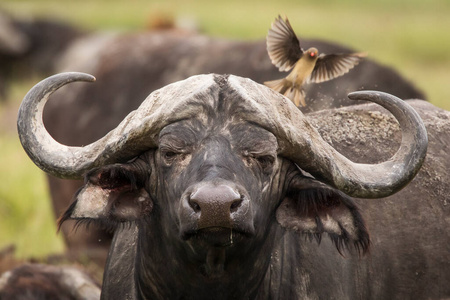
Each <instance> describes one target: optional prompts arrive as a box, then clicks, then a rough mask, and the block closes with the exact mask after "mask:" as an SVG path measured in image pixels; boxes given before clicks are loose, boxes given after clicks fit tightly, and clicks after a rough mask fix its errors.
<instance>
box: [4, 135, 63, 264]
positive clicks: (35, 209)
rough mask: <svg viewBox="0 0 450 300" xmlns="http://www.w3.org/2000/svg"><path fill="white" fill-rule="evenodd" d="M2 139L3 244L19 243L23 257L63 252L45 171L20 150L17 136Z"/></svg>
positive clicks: (19, 252)
mask: <svg viewBox="0 0 450 300" xmlns="http://www.w3.org/2000/svg"><path fill="white" fill-rule="evenodd" d="M0 140H1V143H0V153H1V156H0V165H1V166H2V171H1V172H0V224H1V225H0V226H1V227H0V228H1V229H0V234H1V235H0V248H2V247H5V246H6V245H8V244H10V243H12V244H15V245H16V249H17V255H18V256H19V257H29V256H34V257H40V256H43V255H46V254H49V253H59V252H61V251H62V250H63V243H62V240H61V237H58V236H57V235H56V226H55V218H54V216H53V214H52V212H51V207H50V201H48V198H49V196H48V191H47V184H46V182H45V177H44V174H43V172H42V171H40V170H39V169H37V168H36V167H35V166H34V165H33V163H32V162H31V161H30V160H29V159H28V157H27V155H26V154H25V153H24V152H23V151H20V150H21V149H20V148H21V147H20V144H19V141H18V139H17V137H16V136H12V135H8V134H2V135H0Z"/></svg>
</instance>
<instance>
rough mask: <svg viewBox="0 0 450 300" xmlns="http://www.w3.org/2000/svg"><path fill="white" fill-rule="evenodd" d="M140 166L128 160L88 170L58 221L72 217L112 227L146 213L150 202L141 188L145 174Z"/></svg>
mask: <svg viewBox="0 0 450 300" xmlns="http://www.w3.org/2000/svg"><path fill="white" fill-rule="evenodd" d="M139 170H140V169H139V168H135V167H133V165H129V164H114V165H109V166H105V167H101V168H98V169H95V170H93V171H91V172H89V173H88V174H87V175H86V176H85V184H84V185H83V186H82V187H81V189H80V190H79V191H78V192H77V193H76V195H75V201H74V202H73V203H72V205H71V206H70V207H69V208H68V209H67V211H66V212H65V213H64V214H63V215H62V216H61V218H60V220H59V224H60V225H61V224H62V223H63V222H64V221H65V220H68V219H75V220H79V221H93V222H94V223H100V224H101V225H105V226H108V227H111V226H112V227H115V226H116V225H118V224H121V223H125V222H129V221H135V220H137V219H140V218H142V217H144V216H145V215H148V214H149V213H150V212H151V210H152V208H153V202H152V200H151V198H150V195H149V194H148V192H147V191H146V190H145V189H144V184H145V175H143V174H141V173H140V172H139Z"/></svg>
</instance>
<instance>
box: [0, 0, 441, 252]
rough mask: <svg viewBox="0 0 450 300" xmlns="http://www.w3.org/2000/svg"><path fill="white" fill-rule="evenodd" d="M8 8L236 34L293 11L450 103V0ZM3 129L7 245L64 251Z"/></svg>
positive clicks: (318, 32)
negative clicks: (192, 24)
mask: <svg viewBox="0 0 450 300" xmlns="http://www.w3.org/2000/svg"><path fill="white" fill-rule="evenodd" d="M0 7H2V8H4V9H6V10H7V11H10V12H12V13H14V14H16V15H19V16H50V17H57V18H59V19H62V20H64V21H67V22H71V23H73V24H75V25H77V26H81V27H83V28H85V29H92V30H98V29H101V30H117V29H119V30H145V28H146V27H147V26H148V24H149V21H150V20H151V19H152V18H154V17H155V16H161V15H166V16H174V17H188V18H192V19H194V20H195V21H196V22H197V24H198V26H199V27H200V29H201V30H202V31H203V32H205V33H207V34H210V35H214V36H220V37H227V38H235V39H263V38H264V37H265V35H266V34H267V30H268V28H269V26H270V23H271V22H272V21H273V20H274V18H275V17H276V16H277V15H278V14H281V15H287V16H288V17H289V19H290V21H291V23H292V25H293V27H294V29H295V30H296V32H297V34H298V35H299V36H300V38H302V37H308V38H323V39H327V40H331V41H335V42H339V43H342V44H344V45H348V46H351V47H354V48H355V49H357V50H359V51H366V52H368V53H369V56H370V57H371V58H373V59H375V60H376V61H378V62H380V63H382V64H386V65H389V66H392V67H394V68H395V69H397V70H398V71H399V72H400V73H401V74H402V75H403V76H404V77H406V78H408V79H409V80H410V81H411V82H413V83H414V84H415V85H417V86H418V87H419V88H420V89H421V90H423V91H424V92H425V94H426V95H427V99H428V100H430V101H431V102H432V103H433V104H435V105H437V106H439V107H442V108H445V109H450V101H449V99H450V89H448V88H447V86H448V84H449V83H450V34H449V29H450V18H449V17H448V16H450V1H447V0H427V1H422V0H408V1H406V0H378V1H360V0H341V1H332V0H325V1H296V0H295V1H294V0H292V1H289V0H278V1H273V0H270V1H269V0H259V1H255V0H253V1H237V0H228V1H221V2H219V1H210V0H198V1H195V0H184V1H182V0H171V1H162V0H161V1H148V0H129V1H118V0H93V1H72V0H63V1H61V0H58V1H57V0H41V1H36V0H27V1H23V0H6V1H5V0H3V1H2V2H0ZM319 50H320V49H319ZM34 82H37V79H36V80H34V81H26V82H23V83H18V84H17V85H16V86H15V87H14V92H13V93H12V96H11V97H10V99H9V102H8V103H9V105H12V106H14V105H16V106H17V105H18V103H19V102H20V100H21V98H22V97H23V95H24V94H25V93H26V91H27V89H29V88H30V87H31V86H32V84H33V83H34ZM3 110H4V108H3ZM0 112H2V109H1V108H0ZM0 124H1V123H0ZM12 127H14V126H12ZM1 129H2V128H0V132H2V133H1V134H0V166H1V172H0V173H1V174H0V176H2V177H1V178H0V248H1V247H2V246H3V245H6V244H8V243H16V244H17V246H18V251H19V254H20V255H21V256H28V255H34V256H39V255H45V254H47V253H52V252H59V251H62V249H63V246H62V243H61V239H60V237H57V236H56V234H55V230H56V229H55V226H54V217H53V215H52V213H51V209H50V204H49V203H50V202H49V199H48V191H47V190H46V183H45V179H44V176H43V174H42V172H40V171H39V170H38V169H37V167H35V166H33V165H32V163H31V162H30V161H29V159H28V158H27V157H26V155H25V154H24V153H23V150H22V149H21V147H20V146H19V144H18V141H17V139H16V137H15V135H14V133H13V132H14V129H4V130H1Z"/></svg>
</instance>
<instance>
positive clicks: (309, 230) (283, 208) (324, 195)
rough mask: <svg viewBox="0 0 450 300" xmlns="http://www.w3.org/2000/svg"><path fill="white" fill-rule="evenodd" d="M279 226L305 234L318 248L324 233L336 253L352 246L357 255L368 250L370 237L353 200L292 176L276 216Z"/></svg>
mask: <svg viewBox="0 0 450 300" xmlns="http://www.w3.org/2000/svg"><path fill="white" fill-rule="evenodd" d="M276 218H277V221H278V223H280V225H281V226H282V227H284V228H286V229H288V230H293V231H296V232H299V233H303V234H306V235H307V237H309V239H310V240H312V239H315V240H316V241H317V242H318V243H319V244H320V242H321V239H322V234H324V233H327V234H328V236H329V237H330V238H331V240H332V241H333V243H334V244H335V246H336V248H337V250H338V251H339V253H341V254H342V250H343V249H348V246H349V244H353V245H354V246H355V248H356V249H357V250H358V251H359V253H360V254H365V253H366V252H367V251H368V249H369V246H370V239H369V233H368V231H367V229H366V226H365V224H364V220H363V218H362V216H361V214H360V212H359V209H358V208H357V206H356V204H355V203H354V201H353V199H352V198H350V197H349V196H347V195H345V194H344V193H342V192H340V191H339V190H336V189H334V188H332V187H329V186H327V185H325V184H323V183H321V182H320V181H317V180H315V179H313V178H310V177H304V176H301V175H297V176H295V177H294V178H293V179H292V181H291V182H290V184H289V187H288V190H287V193H286V196H285V198H284V199H283V201H282V202H281V204H280V206H279V207H278V209H277V212H276Z"/></svg>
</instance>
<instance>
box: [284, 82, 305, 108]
mask: <svg viewBox="0 0 450 300" xmlns="http://www.w3.org/2000/svg"><path fill="white" fill-rule="evenodd" d="M284 95H285V96H286V97H288V98H289V99H291V100H292V102H294V104H295V106H297V107H300V106H306V102H305V92H304V91H303V89H301V88H298V87H292V88H290V89H288V90H287V91H286V93H284Z"/></svg>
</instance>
